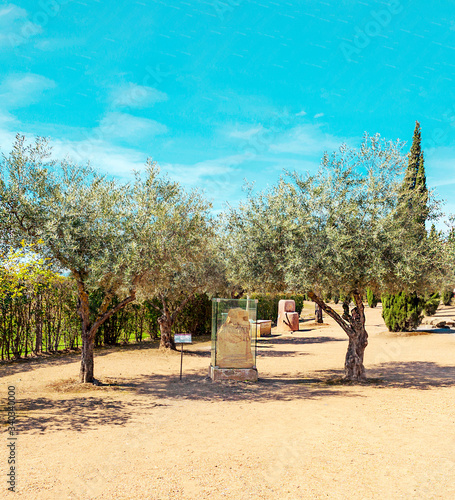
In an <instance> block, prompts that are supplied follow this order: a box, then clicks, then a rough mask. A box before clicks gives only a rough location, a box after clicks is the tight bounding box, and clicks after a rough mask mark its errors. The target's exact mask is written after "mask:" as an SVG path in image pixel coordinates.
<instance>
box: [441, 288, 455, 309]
mask: <svg viewBox="0 0 455 500" xmlns="http://www.w3.org/2000/svg"><path fill="white" fill-rule="evenodd" d="M452 297H453V292H452V290H444V291H443V292H442V303H443V304H444V305H445V306H450V302H451V301H452Z"/></svg>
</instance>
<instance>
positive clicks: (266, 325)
mask: <svg viewBox="0 0 455 500" xmlns="http://www.w3.org/2000/svg"><path fill="white" fill-rule="evenodd" d="M255 325H256V335H257V337H258V338H259V337H267V336H268V335H272V321H271V320H269V319H258V320H257V321H256V322H255V323H251V327H252V328H254V326H255Z"/></svg>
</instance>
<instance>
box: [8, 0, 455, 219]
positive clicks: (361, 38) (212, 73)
mask: <svg viewBox="0 0 455 500" xmlns="http://www.w3.org/2000/svg"><path fill="white" fill-rule="evenodd" d="M0 68H1V70H0V71H1V75H0V145H1V148H2V151H4V152H7V151H8V150H9V146H10V144H11V141H12V138H13V137H14V134H15V133H16V132H22V133H25V134H27V135H28V136H34V135H44V136H49V137H50V138H51V139H52V143H53V145H54V150H55V152H56V154H57V155H60V156H61V155H64V154H67V153H68V154H70V155H71V156H72V158H73V159H75V160H77V161H79V162H83V161H86V160H88V159H90V160H91V161H92V163H93V164H94V165H96V166H97V167H99V168H100V169H102V170H104V171H107V172H110V173H112V174H114V175H117V176H120V177H128V176H129V174H130V172H131V169H132V168H141V167H142V165H143V164H144V162H145V159H146V158H147V156H151V157H153V159H155V160H156V161H157V162H158V164H159V165H160V166H161V168H162V170H163V171H165V172H168V173H169V175H170V176H171V177H173V178H176V179H179V180H180V181H181V182H182V183H183V184H185V185H187V186H199V187H202V188H203V189H205V191H206V194H207V196H208V197H209V198H211V199H212V200H213V202H214V206H215V208H216V209H219V208H221V207H222V206H223V204H224V203H225V202H226V201H229V202H230V203H236V202H237V201H238V200H239V199H241V198H242V196H243V192H242V189H241V188H242V185H243V184H244V179H247V180H248V181H250V182H251V181H255V182H256V185H257V186H258V187H259V188H262V187H265V186H266V185H267V184H271V183H273V182H274V181H275V180H276V179H277V178H278V177H279V175H280V173H281V172H282V170H283V168H286V169H289V170H299V171H305V170H314V169H315V168H317V166H318V163H319V161H320V158H321V156H322V153H323V152H324V151H325V150H329V151H331V150H333V149H335V148H337V147H338V146H339V145H340V144H341V143H342V142H347V143H348V144H350V145H358V144H359V142H360V139H361V137H362V135H363V133H364V132H365V131H366V132H368V133H370V134H374V133H376V132H379V133H380V134H381V135H382V136H384V137H386V138H388V139H398V138H399V139H402V140H406V141H408V147H409V146H410V142H411V138H412V133H413V130H414V125H415V120H419V121H420V122H421V126H422V139H423V148H424V149H425V152H426V168H427V177H428V184H429V186H430V187H433V188H436V189H437V193H438V194H439V196H440V197H441V198H444V199H445V200H446V202H447V203H446V211H450V212H455V196H454V194H453V193H454V187H455V162H454V160H455V86H454V81H455V3H454V2H449V1H438V0H432V1H431V2H428V1H425V2H424V1H421V0H413V1H410V0H408V1H404V0H403V1H401V0H392V1H390V2H388V1H386V0H385V1H366V0H365V1H351V0H338V1H331V0H327V1H314V0H308V1H300V2H299V1H291V0H290V1H283V2H282V1H278V0H276V1H267V0H260V1H247V0H243V1H242V0H225V1H224V2H221V1H218V0H216V1H210V0H206V1H199V0H186V1H179V0H175V1H172V2H170V1H146V0H144V1H128V2H127V1H120V0H118V1H113V0H111V1H104V0H100V1H95V0H91V1H90V0H87V1H71V0H49V1H47V0H46V1H33V2H32V1H17V2H14V3H9V2H6V3H5V2H2V3H0Z"/></svg>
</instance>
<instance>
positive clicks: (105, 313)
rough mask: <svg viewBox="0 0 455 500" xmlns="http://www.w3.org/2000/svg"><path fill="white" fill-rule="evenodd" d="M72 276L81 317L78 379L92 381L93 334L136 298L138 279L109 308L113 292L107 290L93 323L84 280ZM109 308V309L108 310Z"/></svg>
mask: <svg viewBox="0 0 455 500" xmlns="http://www.w3.org/2000/svg"><path fill="white" fill-rule="evenodd" d="M73 274H74V276H75V277H76V280H77V287H78V308H77V309H78V313H79V316H80V318H81V327H82V330H81V337H82V346H81V347H82V348H81V369H80V372H79V381H80V382H81V383H82V384H84V383H93V382H94V381H95V378H94V359H93V353H94V347H95V335H96V332H97V331H98V328H99V327H100V326H101V325H102V324H103V323H104V322H105V321H106V320H107V319H108V318H110V317H111V316H112V315H113V314H115V313H116V312H117V311H119V310H120V309H122V307H125V306H126V305H127V304H129V303H130V302H132V301H133V300H135V299H136V283H137V281H138V280H139V278H140V277H139V276H137V277H135V278H134V280H133V284H132V287H131V289H130V295H129V297H127V298H126V299H124V300H122V301H121V302H120V303H119V304H117V305H116V306H115V307H113V308H112V309H109V305H110V303H111V299H112V297H113V292H107V293H106V294H105V296H104V299H103V302H102V303H101V306H100V308H99V309H98V313H97V315H96V318H95V320H94V321H93V323H92V322H91V320H90V305H89V296H88V293H87V291H86V290H85V286H84V282H83V281H82V279H81V278H80V275H79V274H78V273H76V272H75V271H73ZM108 309H109V310H108Z"/></svg>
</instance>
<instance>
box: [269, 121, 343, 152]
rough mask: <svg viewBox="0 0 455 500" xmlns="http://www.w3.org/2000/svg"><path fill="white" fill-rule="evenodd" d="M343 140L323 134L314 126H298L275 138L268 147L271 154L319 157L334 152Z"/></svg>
mask: <svg viewBox="0 0 455 500" xmlns="http://www.w3.org/2000/svg"><path fill="white" fill-rule="evenodd" d="M342 142H343V139H341V138H339V137H335V136H333V135H331V134H326V133H324V132H323V131H322V130H321V128H320V127H319V126H316V125H310V124H307V125H299V126H297V127H294V128H292V129H290V130H289V131H288V132H285V133H283V134H281V135H280V136H279V137H277V139H276V141H275V142H274V143H273V144H271V145H270V148H269V149H270V151H271V152H273V153H292V154H300V155H312V156H318V157H321V156H322V154H323V153H324V151H334V150H336V149H338V148H339V147H340V145H341V144H342Z"/></svg>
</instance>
